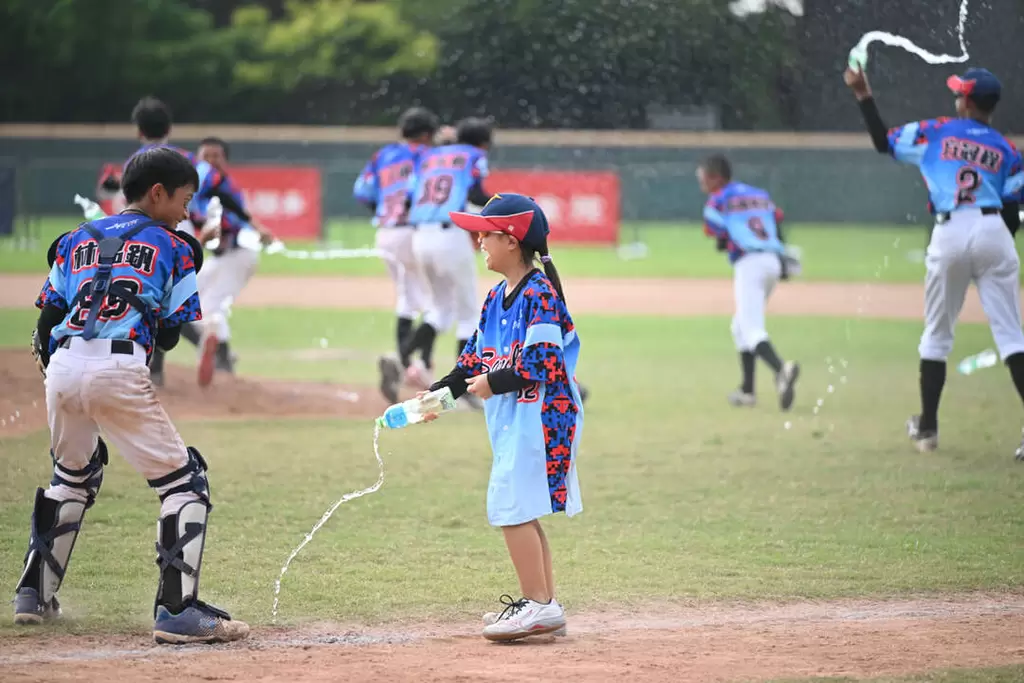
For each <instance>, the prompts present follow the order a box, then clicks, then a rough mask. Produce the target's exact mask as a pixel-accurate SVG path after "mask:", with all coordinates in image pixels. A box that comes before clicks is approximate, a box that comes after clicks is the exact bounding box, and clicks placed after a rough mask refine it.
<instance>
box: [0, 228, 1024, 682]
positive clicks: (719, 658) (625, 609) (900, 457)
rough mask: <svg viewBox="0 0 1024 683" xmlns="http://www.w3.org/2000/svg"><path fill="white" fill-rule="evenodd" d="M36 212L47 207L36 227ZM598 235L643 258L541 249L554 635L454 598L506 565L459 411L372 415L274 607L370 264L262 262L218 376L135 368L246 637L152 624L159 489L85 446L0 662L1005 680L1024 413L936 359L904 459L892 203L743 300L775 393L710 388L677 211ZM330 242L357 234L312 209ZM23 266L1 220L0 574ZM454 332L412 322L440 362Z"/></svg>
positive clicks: (825, 231)
mask: <svg viewBox="0 0 1024 683" xmlns="http://www.w3.org/2000/svg"><path fill="white" fill-rule="evenodd" d="M66 223H70V224H71V225H73V224H74V221H73V219H69V220H66V221H64V222H62V221H58V220H47V221H44V224H43V231H42V232H43V235H44V236H46V235H55V234H58V233H59V232H61V231H62V226H64V225H66ZM63 229H66V228H63ZM626 234H627V237H629V238H630V239H633V237H634V236H636V237H637V238H639V239H641V240H642V241H643V242H644V243H645V244H646V246H647V251H646V255H645V256H644V257H643V258H624V256H630V254H629V253H625V254H620V253H617V252H616V251H615V250H614V249H609V248H562V249H555V250H553V256H554V258H555V262H556V263H557V264H558V265H559V268H560V270H561V272H562V275H563V279H564V281H565V288H566V298H567V302H568V305H569V308H570V311H572V313H573V315H574V317H575V318H576V322H577V328H578V330H579V334H580V338H581V341H582V351H581V353H582V355H581V365H580V372H579V378H580V380H581V381H582V382H583V383H585V384H586V385H587V386H588V388H590V389H591V392H592V393H591V399H590V401H589V402H588V404H587V406H586V425H585V431H584V434H583V437H582V450H581V454H580V458H579V462H578V467H579V473H580V480H581V487H582V492H583V504H584V512H583V514H581V515H580V516H579V517H576V518H574V519H572V520H567V519H565V518H562V517H558V518H553V519H552V521H551V522H550V523H549V524H548V525H547V529H548V535H549V537H550V539H551V543H552V550H553V553H554V557H555V577H556V582H557V584H558V586H559V589H558V593H559V600H560V601H561V602H562V603H564V604H565V606H566V609H567V612H568V614H569V635H568V637H566V638H554V639H549V640H543V641H539V642H536V643H530V642H525V643H523V644H520V645H517V646H497V645H493V644H489V643H487V642H485V641H484V640H483V639H482V638H480V637H479V623H480V622H479V619H480V615H481V614H482V613H483V612H485V611H489V610H493V609H494V608H495V607H496V606H497V605H498V602H497V599H498V597H499V595H501V594H502V593H516V592H517V590H518V588H517V586H516V583H515V575H514V572H513V570H512V567H511V565H510V563H509V560H508V557H507V553H506V551H505V548H504V545H503V542H502V540H501V536H500V534H499V533H498V532H497V531H495V530H493V529H491V528H490V527H488V525H487V523H486V518H485V514H484V497H485V493H486V482H487V476H488V471H489V467H490V457H491V456H490V451H489V447H488V445H487V440H486V430H485V427H484V424H483V418H482V416H481V415H480V414H478V413H472V412H456V413H452V414H450V415H445V416H444V417H443V418H442V419H441V420H439V421H438V422H436V423H434V424H431V425H429V426H426V425H420V426H414V427H411V428H409V429H407V430H403V431H398V432H388V433H384V434H382V435H381V439H380V452H381V455H382V456H383V459H384V462H385V466H386V476H385V481H384V485H383V486H382V487H381V489H380V490H379V491H378V492H376V493H373V494H371V495H369V496H366V497H363V498H360V499H358V500H354V501H352V502H350V503H347V504H345V505H342V506H341V507H340V508H338V510H337V512H336V513H335V515H334V516H333V517H332V518H331V519H330V520H329V521H328V522H327V523H326V524H325V525H324V526H323V528H322V529H321V530H320V531H319V532H318V534H317V536H316V537H315V539H314V540H313V541H312V542H311V543H310V544H309V545H308V546H307V547H306V548H305V549H304V550H303V551H302V553H301V554H300V555H298V557H297V558H296V559H295V560H294V562H293V563H292V565H291V568H290V570H289V571H288V573H287V574H286V575H285V576H284V579H283V582H282V588H281V593H280V606H279V612H278V614H277V617H276V620H275V619H274V618H273V616H272V611H271V607H272V604H273V592H274V582H275V580H276V579H277V578H278V575H279V572H280V570H281V566H282V564H283V562H284V560H285V559H286V558H287V556H288V554H289V552H290V551H291V550H292V548H294V547H295V546H296V545H297V544H298V543H299V542H300V541H301V540H302V539H303V537H304V536H305V535H306V533H307V532H308V531H309V529H310V527H311V526H312V525H313V524H314V523H315V522H316V521H317V520H318V519H320V517H321V515H322V514H323V512H324V511H325V510H326V509H327V508H328V507H329V506H331V504H332V503H333V502H334V501H335V500H337V499H338V498H340V497H341V496H342V495H343V494H345V493H348V492H350V491H352V490H355V489H362V488H364V487H367V486H369V485H371V484H372V483H373V482H374V481H375V480H376V478H377V463H376V460H375V459H374V455H373V448H372V436H373V425H372V418H373V417H375V416H376V415H379V414H380V413H381V412H382V411H383V409H384V408H385V403H384V401H383V399H382V398H381V397H380V396H379V394H378V393H377V391H376V388H375V381H376V366H375V359H376V357H377V355H378V354H379V353H381V352H384V351H388V350H390V348H391V347H392V345H393V341H392V339H393V317H392V315H391V313H390V306H391V291H392V290H391V285H390V282H389V281H388V280H387V278H386V277H384V268H383V266H382V265H381V264H380V263H379V262H377V261H375V260H373V259H352V260H312V259H308V260H297V259H287V258H284V257H283V256H266V257H264V259H263V261H262V263H261V268H260V272H259V274H258V275H257V276H256V278H255V279H254V280H253V281H252V282H251V283H250V285H249V287H248V288H247V289H246V290H245V291H244V293H243V294H242V296H240V297H239V299H238V300H237V301H236V302H235V305H234V307H233V311H232V316H231V325H232V330H233V340H232V344H233V347H234V348H235V349H236V350H237V352H238V354H239V361H238V375H237V376H236V377H225V376H221V375H218V376H217V377H216V379H215V382H214V384H213V385H212V386H211V387H210V388H208V389H206V390H201V389H199V388H198V387H197V386H196V385H195V372H194V365H195V358H194V354H193V352H192V351H191V349H190V348H188V347H187V346H186V345H184V343H183V345H182V347H181V348H179V349H176V350H175V351H174V352H172V353H171V355H170V356H169V363H170V364H171V365H170V367H169V369H168V384H167V386H166V387H165V388H164V389H162V390H161V391H160V396H161V400H162V401H163V403H164V405H165V407H166V408H167V410H168V412H169V413H170V414H171V416H172V417H173V418H174V419H175V421H176V423H177V425H178V427H179V429H180V431H181V432H182V434H183V435H184V437H185V441H186V443H189V444H192V445H195V446H197V447H198V448H199V449H200V450H201V451H202V453H203V455H204V457H205V458H206V459H207V461H208V462H209V464H210V481H211V489H212V494H213V502H214V510H213V512H212V514H211V518H210V532H209V536H208V539H207V546H206V554H205V556H204V562H203V574H202V594H203V597H204V598H205V599H207V600H208V601H210V602H213V603H214V604H217V605H219V606H222V607H224V608H226V609H228V610H229V611H230V612H232V614H233V616H235V617H237V618H240V619H242V620H245V621H248V622H249V623H250V624H251V625H253V627H254V630H253V634H252V635H251V636H250V638H249V640H247V641H243V642H241V643H237V644H233V645H230V646H199V647H187V648H177V649H175V648H158V647H156V646H154V645H153V644H152V640H151V638H150V635H149V629H150V627H151V626H152V621H151V613H152V600H153V593H154V591H155V585H156V567H155V564H154V558H155V552H154V549H153V544H154V540H155V539H154V529H155V526H156V525H155V520H156V516H157V513H158V503H157V499H156V496H155V495H154V494H153V493H152V492H151V491H150V490H149V489H148V487H147V486H146V485H145V482H144V481H143V480H142V479H141V477H139V476H138V475H137V474H136V473H134V472H133V471H132V470H131V469H130V467H129V466H128V465H127V464H126V463H125V462H124V461H123V460H121V459H119V458H116V457H114V458H112V460H111V463H110V465H109V467H108V468H107V469H106V473H105V479H104V484H103V489H102V492H101V493H100V497H99V499H98V501H97V503H96V505H95V506H94V507H93V508H92V509H91V510H90V511H89V512H88V514H87V516H86V519H85V523H84V527H83V531H82V533H81V535H80V537H79V539H78V542H77V544H76V547H75V553H74V556H73V559H72V561H71V564H70V569H69V572H68V577H67V579H66V581H65V583H64V586H63V588H62V589H61V598H62V604H63V605H64V608H65V613H66V616H67V619H65V620H64V621H63V622H62V623H60V624H56V625H52V626H46V627H43V628H41V629H33V630H25V629H18V630H15V629H14V627H13V626H11V625H10V624H9V622H8V621H7V619H6V618H4V620H3V621H0V679H2V680H3V681H5V682H6V681H47V682H56V681H72V680H74V681H100V680H103V681H107V680H111V679H120V680H125V681H134V680H155V679H157V678H159V677H161V676H164V677H166V676H168V673H167V672H168V670H169V663H170V662H171V661H173V663H174V672H175V673H174V676H173V677H174V679H175V680H231V681H267V682H275V683H276V682H280V681H293V680H305V681H362V680H368V681H369V680H374V681H418V682H430V681H506V680H507V681H513V680H514V681H541V680H544V681H551V680H560V679H565V680H587V681H634V680H636V681H653V682H655V683H658V682H661V681H666V682H667V681H808V680H843V681H847V680H872V681H941V682H943V683H946V682H953V681H975V682H984V683H990V682H996V681H998V682H1003V681H1020V680H1024V541H1022V539H1024V516H1022V515H1021V509H1022V504H1024V463H1019V462H1014V459H1013V451H1014V448H1015V447H1016V446H1017V444H1018V443H1019V440H1020V434H1021V427H1022V425H1024V420H1022V407H1021V405H1020V401H1019V399H1018V398H1017V396H1016V394H1015V392H1014V390H1013V386H1012V384H1011V382H1010V379H1009V376H1008V374H1007V373H1006V371H1005V370H1004V369H1002V368H1001V367H996V368H991V369H986V370H982V371H979V372H977V373H975V374H972V375H969V376H965V375H960V374H958V373H957V372H955V369H954V368H953V367H951V371H950V376H949V381H948V383H947V386H946V392H945V394H944V398H943V402H942V406H941V410H940V416H939V417H940V423H941V425H942V431H941V439H942V441H941V444H940V449H939V450H938V451H937V452H935V453H931V454H928V455H921V454H918V453H916V452H915V451H914V450H913V449H912V447H911V446H910V443H909V442H908V440H907V438H906V435H905V431H904V427H903V423H904V420H905V419H906V417H907V416H908V415H909V414H910V413H911V412H913V411H914V410H915V409H916V406H917V351H916V349H917V341H918V337H919V335H920V332H921V321H920V317H921V310H922V288H921V285H920V282H921V279H922V276H923V270H924V267H923V264H922V263H921V262H920V251H921V250H922V249H923V247H924V244H925V240H926V236H925V233H924V231H923V229H921V228H905V227H897V226H893V227H888V228H884V227H870V228H869V227H863V228H861V227H859V226H801V225H797V226H792V228H791V230H790V232H789V235H788V236H789V238H790V241H792V242H793V243H795V244H798V245H800V246H801V247H802V248H803V252H804V264H805V273H804V275H803V276H801V277H799V278H796V279H794V280H793V281H791V282H788V283H783V284H781V285H780V287H779V289H778V290H777V291H776V293H775V295H774V296H773V298H772V301H771V303H770V305H769V319H768V329H769V332H770V333H771V335H772V338H773V341H774V343H775V345H776V348H777V349H778V350H779V352H780V354H781V355H782V356H783V357H784V358H785V359H787V360H790V359H792V360H797V361H799V362H800V363H801V364H802V368H803V374H802V377H801V380H800V382H799V384H798V386H797V399H796V403H795V405H794V408H793V410H792V411H790V412H789V413H785V414H783V413H780V412H779V410H778V407H777V405H776V398H775V395H774V392H773V390H772V383H771V377H770V375H769V373H768V371H767V370H766V369H765V368H764V367H763V366H762V367H760V368H759V375H758V378H757V379H758V385H757V393H758V398H759V405H758V406H757V407H755V408H747V409H736V408H731V407H730V406H729V405H728V404H727V403H726V400H725V397H726V394H727V393H728V392H729V391H730V390H731V389H733V388H734V387H735V385H736V383H737V381H738V378H739V367H738V361H737V358H736V354H735V352H734V350H733V346H732V341H731V337H730V333H729V318H730V315H731V312H732V283H731V281H730V280H729V279H728V278H729V275H730V272H729V268H728V266H727V264H726V263H725V261H724V258H723V257H722V256H721V255H720V254H716V253H714V251H713V248H712V245H711V244H710V242H709V241H708V240H707V239H706V238H704V237H703V236H702V235H701V234H700V231H699V228H698V227H697V226H693V225H685V226H653V225H643V226H629V229H628V230H627V231H626ZM328 240H329V241H330V242H331V243H333V244H334V245H335V246H337V245H341V246H344V247H346V248H358V247H363V246H368V245H370V244H371V240H372V235H371V234H370V233H369V232H368V231H367V230H366V229H364V228H360V227H357V226H356V225H355V224H351V223H345V224H340V223H339V224H336V225H334V226H332V228H331V230H330V231H329V232H328ZM44 241H45V242H46V244H48V240H44ZM46 244H44V245H43V248H45V246H46ZM289 246H292V245H289ZM294 246H295V247H296V248H300V247H302V246H303V245H294ZM306 246H309V245H306ZM633 255H634V256H635V255H636V254H633ZM45 271H46V268H45V259H44V257H43V255H42V249H37V250H36V251H35V252H25V251H19V250H17V249H15V248H14V246H13V245H11V244H3V243H0V283H2V286H0V386H2V387H3V391H2V392H0V477H2V480H3V484H2V485H0V556H2V557H3V558H4V559H3V562H2V563H0V587H2V588H4V589H5V590H10V591H11V594H12V595H13V588H14V585H15V584H16V582H17V580H18V573H19V570H20V568H21V559H22V555H23V553H24V551H25V545H26V542H27V539H28V532H29V526H28V525H29V516H30V512H31V502H32V493H33V491H34V489H35V487H36V486H40V485H45V483H46V482H47V481H48V480H49V476H50V468H51V465H50V461H49V458H48V456H47V451H48V433H47V429H46V416H45V406H44V402H43V387H42V380H41V378H40V377H39V375H38V372H37V371H36V369H35V367H34V365H33V362H32V359H31V356H30V354H29V350H28V339H29V332H30V330H31V327H32V325H33V324H34V321H35V318H36V311H35V310H34V309H33V308H32V306H31V304H32V301H33V300H34V297H35V294H36V293H37V291H38V289H39V287H40V286H41V284H42V281H43V278H44V277H45ZM491 283H492V279H491V275H490V274H489V273H486V272H485V271H483V269H482V268H481V286H482V287H483V286H487V285H490V284H491ZM962 321H963V324H962V325H961V326H960V327H959V328H958V334H957V338H956V345H955V349H954V354H953V358H951V361H953V363H951V365H953V364H955V362H956V361H957V360H959V359H960V358H962V357H964V356H967V355H970V354H974V353H978V352H980V351H982V350H983V349H986V348H989V347H991V346H992V341H991V336H990V334H989V331H988V329H987V326H986V325H985V324H984V316H983V314H982V312H981V309H980V306H979V304H978V300H977V295H976V293H975V292H974V290H972V291H971V292H970V293H969V295H968V301H967V306H966V308H965V313H964V315H963V317H962ZM454 346H455V341H454V339H453V338H452V337H451V336H450V335H449V336H446V337H444V338H442V339H441V340H440V341H439V342H438V356H439V361H438V363H439V366H440V367H441V368H443V367H444V366H446V365H447V364H448V363H450V362H451V361H452V360H453V359H454V353H455V348H454Z"/></svg>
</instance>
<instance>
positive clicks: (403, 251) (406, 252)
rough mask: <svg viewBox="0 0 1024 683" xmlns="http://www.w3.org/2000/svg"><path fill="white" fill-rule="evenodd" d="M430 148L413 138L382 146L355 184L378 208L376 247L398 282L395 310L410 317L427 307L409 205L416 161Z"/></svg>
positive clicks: (358, 193) (362, 199)
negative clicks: (414, 141)
mask: <svg viewBox="0 0 1024 683" xmlns="http://www.w3.org/2000/svg"><path fill="white" fill-rule="evenodd" d="M428 149H429V147H427V146H426V145H422V144H418V143H413V142H396V143H392V144H390V145H387V146H385V147H383V148H381V149H380V150H379V151H378V152H377V153H376V154H374V155H373V157H372V158H371V159H370V160H369V161H368V162H367V163H366V166H365V167H364V168H363V171H362V173H360V174H359V177H358V178H357V179H356V182H355V185H354V186H353V188H352V193H353V196H354V197H355V198H356V199H357V200H358V201H360V202H362V203H364V204H367V205H369V206H371V207H373V209H374V224H375V225H376V228H377V231H376V249H377V250H378V251H379V252H381V253H382V254H384V261H385V263H387V266H388V272H389V273H390V274H391V280H392V282H394V283H395V295H396V300H395V313H396V314H397V316H398V317H399V318H404V319H408V320H413V319H415V318H416V317H417V316H419V315H421V314H422V313H424V311H425V309H426V304H425V301H426V299H427V292H426V286H425V285H424V283H423V281H422V279H421V277H420V272H419V268H418V266H417V264H416V257H415V255H414V254H413V246H412V245H413V234H414V232H413V228H412V226H410V225H409V220H408V208H407V205H408V201H409V191H410V183H411V182H412V179H413V174H414V172H415V169H416V164H417V162H418V161H419V160H420V158H421V157H422V156H423V154H424V153H425V152H426V151H427V150H428Z"/></svg>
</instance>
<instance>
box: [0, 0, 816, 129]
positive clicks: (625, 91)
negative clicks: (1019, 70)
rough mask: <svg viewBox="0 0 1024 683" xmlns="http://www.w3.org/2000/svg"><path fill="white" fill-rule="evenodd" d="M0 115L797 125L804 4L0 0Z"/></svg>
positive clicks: (714, 0)
mask: <svg viewBox="0 0 1024 683" xmlns="http://www.w3.org/2000/svg"><path fill="white" fill-rule="evenodd" d="M4 5H5V7H4V13H5V15H6V16H5V18H4V21H3V22H0V55H2V57H0V63H2V64H4V65H6V66H5V68H4V78H3V79H2V81H0V117H2V119H3V120H6V121H47V122H123V121H125V120H126V118H127V115H128V112H129V111H130V110H131V107H132V105H133V104H134V102H135V101H136V100H138V98H139V97H140V96H142V95H146V94H152V95H156V96H158V97H160V98H161V99H164V100H165V101H167V102H168V103H170V104H171V105H172V107H173V109H174V112H175V118H176V119H178V120H179V121H196V122H199V121H201V122H233V123H294V124H326V125H391V124H393V123H394V120H395V118H396V116H397V114H398V113H399V112H400V110H402V109H403V108H405V107H407V106H410V105H412V104H422V105H425V106H428V107H430V108H432V109H434V110H435V111H437V112H438V113H439V114H440V115H441V116H443V117H444V118H445V119H451V118H455V117H461V116H467V115H486V116H491V117H493V118H494V120H495V121H496V123H497V124H498V125H499V126H504V127H509V128H529V127H541V128H563V127H564V128H598V129H601V128H644V127H646V126H647V125H648V113H649V111H650V110H651V108H653V107H658V108H668V109H672V108H675V107H687V106H697V107H701V106H714V107H717V108H718V109H719V111H720V119H721V123H722V125H723V127H725V128H733V129H736V128H740V129H773V128H786V127H792V125H793V124H794V123H795V120H794V117H795V113H794V112H795V106H794V94H793V89H792V82H793V74H794V73H795V71H796V68H797V60H798V58H799V55H798V50H797V41H796V40H794V36H795V34H796V32H797V31H798V30H799V29H800V19H799V18H798V17H794V16H792V15H791V14H789V13H787V12H785V11H783V10H780V9H771V8H770V9H769V10H768V11H766V12H764V13H761V14H753V15H748V16H746V17H743V18H740V17H737V16H735V15H733V14H732V13H731V12H730V10H729V2H726V1H725V0H560V1H558V2H552V1H551V0H264V1H262V2H259V3H254V2H252V1H250V2H245V1H244V0H5V1H4Z"/></svg>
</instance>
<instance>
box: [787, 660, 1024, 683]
mask: <svg viewBox="0 0 1024 683" xmlns="http://www.w3.org/2000/svg"><path fill="white" fill-rule="evenodd" d="M1020 681H1024V665H1020V664H1018V665H1015V666H1004V667H994V668H987V669H950V670H947V671H929V672H927V673H922V674H913V675H910V676H895V677H894V676H885V677H882V678H868V679H864V678H847V677H838V678H835V677H833V678H829V677H825V678H793V679H784V680H778V681H775V683H854V682H860V683H1020Z"/></svg>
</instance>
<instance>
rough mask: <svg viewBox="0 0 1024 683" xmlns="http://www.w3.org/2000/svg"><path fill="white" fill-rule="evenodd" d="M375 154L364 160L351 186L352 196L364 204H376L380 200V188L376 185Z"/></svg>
mask: <svg viewBox="0 0 1024 683" xmlns="http://www.w3.org/2000/svg"><path fill="white" fill-rule="evenodd" d="M376 161H377V155H376V154H375V155H374V156H373V158H372V159H370V160H369V161H367V162H366V165H365V166H363V170H362V172H361V173H360V174H359V177H357V178H356V182H355V184H354V185H353V186H352V196H353V197H355V198H356V200H358V201H360V202H363V203H364V204H371V203H372V204H377V203H379V202H380V188H379V187H378V186H377V173H376V168H375V164H376Z"/></svg>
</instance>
